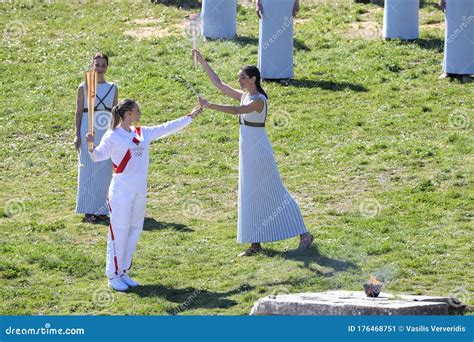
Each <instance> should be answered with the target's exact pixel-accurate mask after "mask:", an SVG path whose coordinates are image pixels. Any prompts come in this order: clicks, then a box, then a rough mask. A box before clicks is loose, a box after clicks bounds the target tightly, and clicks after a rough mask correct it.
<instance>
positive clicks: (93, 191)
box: [74, 52, 118, 223]
mask: <svg viewBox="0 0 474 342" xmlns="http://www.w3.org/2000/svg"><path fill="white" fill-rule="evenodd" d="M108 65H109V58H108V56H107V55H106V54H104V53H101V52H98V53H96V54H95V55H94V57H93V58H92V68H93V70H95V71H96V72H97V90H96V92H97V94H96V99H95V106H94V107H95V114H94V131H95V139H96V143H97V144H98V143H99V141H100V139H102V136H103V135H104V133H105V132H106V131H107V129H108V126H109V124H110V119H111V110H112V107H113V106H115V105H116V104H117V102H118V101H117V99H118V89H117V85H116V84H114V83H111V82H107V81H106V80H105V73H106V71H107V68H108ZM88 122H89V113H88V108H87V96H86V86H85V84H84V82H82V83H81V84H80V85H79V88H78V90H77V104H76V137H75V139H74V145H75V147H76V149H77V150H78V151H79V165H78V186H77V203H76V213H80V214H84V221H85V222H90V223H94V222H98V221H104V220H107V215H108V214H109V209H108V208H107V204H106V197H107V191H108V189H109V185H110V181H111V179H112V162H111V161H110V160H104V161H102V162H99V163H94V162H92V160H91V158H90V157H89V153H88V150H87V143H85V142H84V141H82V140H81V137H83V136H84V135H85V133H87V131H88Z"/></svg>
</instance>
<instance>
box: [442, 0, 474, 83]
mask: <svg viewBox="0 0 474 342" xmlns="http://www.w3.org/2000/svg"><path fill="white" fill-rule="evenodd" d="M439 6H440V9H442V10H445V12H446V34H445V42H444V62H443V71H444V73H443V74H442V75H441V77H440V78H446V77H451V78H453V77H456V78H459V79H460V80H461V81H463V82H471V81H472V78H471V76H470V75H474V1H473V0H440V1H439Z"/></svg>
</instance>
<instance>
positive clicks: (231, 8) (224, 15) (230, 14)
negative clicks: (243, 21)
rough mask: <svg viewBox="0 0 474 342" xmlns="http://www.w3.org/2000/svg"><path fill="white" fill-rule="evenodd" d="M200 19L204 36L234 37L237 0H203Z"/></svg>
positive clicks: (216, 37)
mask: <svg viewBox="0 0 474 342" xmlns="http://www.w3.org/2000/svg"><path fill="white" fill-rule="evenodd" d="M201 21H202V34H203V36H204V37H206V38H210V39H218V38H221V39H226V38H234V37H235V36H236V34H237V0H203V2H202V12H201Z"/></svg>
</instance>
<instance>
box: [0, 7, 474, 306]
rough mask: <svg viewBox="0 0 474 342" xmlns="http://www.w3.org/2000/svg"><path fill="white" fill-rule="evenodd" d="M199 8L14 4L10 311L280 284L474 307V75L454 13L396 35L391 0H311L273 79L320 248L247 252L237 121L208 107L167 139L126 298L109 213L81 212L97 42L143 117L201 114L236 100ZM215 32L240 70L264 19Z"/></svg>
mask: <svg viewBox="0 0 474 342" xmlns="http://www.w3.org/2000/svg"><path fill="white" fill-rule="evenodd" d="M197 11H198V9H195V8H188V9H182V8H179V7H178V6H176V5H174V4H170V5H168V6H165V5H162V4H151V3H149V2H147V1H141V2H139V1H136V2H114V3H113V4H110V3H105V2H101V3H91V2H87V3H84V4H80V3H79V2H78V1H74V2H70V3H68V4H65V3H57V2H55V3H47V2H43V3H41V2H31V1H29V2H27V1H23V2H21V1H19V2H16V1H15V2H14V3H2V4H0V24H1V25H0V27H1V29H2V32H3V41H2V45H1V49H0V55H1V66H0V68H1V69H0V72H1V75H2V76H1V83H0V94H1V97H2V99H3V105H2V106H1V109H0V144H1V148H0V157H1V160H2V162H1V164H0V171H1V173H0V181H1V194H0V207H1V209H0V227H1V228H0V229H1V237H0V239H1V241H0V242H1V243H0V250H1V254H0V298H1V301H0V314H8V315H12V314H15V315H16V314H48V315H51V314H130V315H135V314H147V315H148V314H159V315H161V314H193V315H211V314H212V315H215V314H219V315H221V314H222V315H235V314H239V315H240V314H244V315H246V314H248V313H249V311H250V309H251V307H252V305H253V303H254V302H255V301H256V300H257V299H258V298H260V297H263V296H267V295H269V294H275V293H286V292H303V291H306V292H308V291H325V290H334V289H345V290H361V289H362V284H363V283H364V282H365V281H366V280H367V279H368V278H369V276H370V275H371V274H376V275H377V276H378V277H379V278H380V279H381V280H383V281H384V282H385V287H384V290H385V291H388V292H392V293H413V294H425V295H452V296H456V297H459V298H460V299H461V300H463V301H464V302H466V303H467V304H469V305H473V304H474V296H473V295H472V293H473V291H474V274H473V270H474V265H473V252H472V251H473V242H474V237H473V225H472V218H473V191H472V182H473V174H472V167H473V163H472V162H473V158H472V156H473V154H472V147H473V146H474V145H473V136H474V135H473V132H472V113H473V109H474V102H473V95H474V87H473V86H472V84H461V83H459V82H457V81H453V82H450V81H446V80H443V81H441V80H438V75H439V74H440V73H441V65H440V63H441V61H442V59H443V52H442V51H443V41H444V37H443V35H444V29H443V23H444V17H443V14H442V13H441V12H439V11H438V10H436V8H435V7H434V4H433V3H429V4H428V5H427V6H425V7H424V8H423V9H422V10H421V20H420V24H421V39H419V40H418V41H415V42H400V41H388V42H385V41H383V40H382V39H380V37H379V35H380V26H381V23H382V8H381V7H380V6H376V5H359V4H358V5H349V4H348V3H347V2H345V3H343V2H339V3H337V2H336V4H331V5H329V4H328V3H327V2H326V3H324V2H323V1H315V0H314V1H303V5H302V11H301V12H300V15H299V17H298V20H297V21H296V27H295V37H296V41H295V75H296V79H295V80H293V81H291V82H289V83H286V84H279V83H264V88H265V89H266V91H267V92H268V94H269V96H270V100H269V101H270V102H269V105H270V107H269V115H270V116H269V122H270V125H269V127H268V129H267V131H268V134H269V137H270V140H271V141H272V143H273V147H274V151H275V156H276V159H277V163H278V165H279V169H280V172H281V175H282V178H283V180H284V182H285V184H286V186H287V187H288V189H289V191H290V192H291V193H292V194H293V195H294V197H295V199H296V200H297V202H298V203H299V205H300V207H301V210H302V213H303V216H304V218H305V222H306V224H307V227H308V228H309V230H310V231H311V232H312V233H313V234H314V235H315V242H316V244H315V246H314V248H313V249H312V250H310V251H307V252H297V251H295V250H294V249H295V248H296V247H297V244H298V239H296V238H295V239H292V240H287V241H281V242H278V243H272V244H266V245H264V247H266V250H265V253H263V254H261V255H258V256H256V257H252V258H244V259H242V258H236V255H237V254H238V253H239V252H241V251H242V250H243V249H244V248H246V247H247V246H244V245H239V244H237V243H236V226H237V205H236V201H237V182H238V131H239V126H238V123H237V121H236V119H235V118H232V117H230V116H225V115H223V114H220V113H216V112H205V113H204V114H203V115H202V116H201V117H200V118H199V119H198V120H197V121H196V122H195V123H194V124H193V125H191V126H190V127H189V128H187V129H186V130H185V132H183V134H179V135H176V136H173V137H170V138H167V139H165V140H161V141H159V142H157V143H155V144H154V145H152V153H151V161H150V172H149V193H148V206H147V219H146V222H145V228H144V232H143V234H142V237H141V240H140V243H139V245H138V248H137V252H136V254H135V257H134V270H133V273H132V276H134V277H136V279H137V280H138V281H140V282H141V283H142V284H144V285H143V286H141V287H139V288H138V289H136V290H133V291H131V292H128V293H125V294H124V293H112V292H110V291H109V290H108V288H107V282H106V278H105V276H104V267H105V247H106V234H107V226H105V225H92V224H86V223H82V221H81V217H80V216H79V215H76V214H75V213H74V208H75V199H76V187H77V154H76V152H75V150H74V149H73V145H72V141H73V138H74V109H75V95H76V89H77V86H78V84H79V83H80V82H81V81H82V78H83V71H84V70H85V69H86V68H87V67H88V63H89V59H90V57H91V55H92V54H93V53H94V52H95V51H96V50H103V51H104V52H106V53H108V54H109V56H110V67H109V70H108V73H107V80H109V81H115V82H117V83H118V84H119V89H120V97H121V98H124V97H131V98H136V99H137V100H138V101H139V102H140V103H141V105H142V112H143V124H144V125H146V124H158V123H161V122H164V121H166V120H169V119H173V118H177V117H179V116H181V115H183V114H185V113H187V112H188V111H189V110H190V109H191V108H192V107H193V106H194V105H195V95H196V93H202V94H204V95H206V96H207V97H208V98H209V99H210V100H212V101H217V102H224V103H231V100H228V99H226V98H224V97H223V96H222V95H221V94H219V93H218V92H217V91H216V89H214V88H212V86H211V84H210V82H209V81H208V80H207V78H206V76H205V75H204V74H203V72H202V70H198V71H196V70H194V69H193V65H192V61H191V58H190V49H191V43H190V40H189V39H188V37H186V35H185V34H184V33H183V32H184V29H183V22H184V21H185V17H186V16H187V15H189V14H192V13H196V12H197ZM238 25H239V27H238V34H239V37H238V38H237V39H235V40H232V41H211V42H204V41H201V43H200V49H201V51H202V53H203V55H204V56H205V57H206V58H207V59H208V60H209V61H210V63H211V66H213V67H214V68H215V70H216V71H217V72H218V73H219V75H220V76H221V77H222V79H223V80H225V81H227V82H229V83H230V84H233V85H234V86H237V81H236V79H237V72H238V69H239V67H240V66H243V65H245V64H255V63H256V61H257V44H258V20H257V18H256V16H255V13H254V11H253V9H252V7H246V6H239V10H238Z"/></svg>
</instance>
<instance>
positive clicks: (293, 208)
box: [193, 50, 314, 256]
mask: <svg viewBox="0 0 474 342" xmlns="http://www.w3.org/2000/svg"><path fill="white" fill-rule="evenodd" d="M193 54H194V56H195V58H197V60H198V61H199V63H201V65H202V66H203V68H204V70H205V71H206V73H207V75H208V76H209V78H210V79H211V81H212V83H213V84H214V86H216V87H217V88H218V89H219V90H221V91H222V92H223V93H224V94H225V95H227V96H229V97H231V98H232V99H234V100H238V101H240V106H227V105H219V104H214V103H210V102H208V101H207V100H205V99H203V98H200V99H199V102H200V106H201V108H204V107H207V108H209V109H213V110H217V111H221V112H223V113H228V114H234V115H236V116H237V117H238V119H239V124H240V138H239V195H238V205H237V206H238V223H237V226H238V228H237V242H239V243H250V244H251V245H250V248H248V249H247V250H246V251H244V252H243V253H241V254H239V256H251V255H253V254H255V253H258V252H260V251H261V250H262V246H261V243H262V242H271V241H279V240H285V239H289V238H291V237H294V236H299V237H300V245H299V246H300V248H302V249H306V248H309V247H310V246H311V244H312V243H313V240H314V238H313V235H312V234H311V233H310V232H308V230H307V229H306V226H305V224H304V222H303V217H302V216H301V212H300V209H299V207H298V204H297V203H296V201H295V200H294V199H293V197H292V196H291V195H290V193H289V192H288V190H287V189H286V187H285V185H284V184H283V182H282V180H281V177H280V173H279V172H278V168H277V165H276V162H275V158H274V155H273V148H272V145H271V143H270V140H269V139H268V136H267V132H266V130H265V121H266V118H267V94H266V93H265V91H264V90H263V88H262V86H261V84H260V80H261V76H260V72H259V70H258V68H257V67H256V66H253V65H249V66H246V67H244V68H242V69H241V70H240V72H239V84H240V87H241V89H243V90H245V91H246V92H244V91H242V90H240V89H234V88H232V87H230V86H228V85H227V84H225V83H223V82H222V81H221V80H220V78H219V76H217V74H216V73H215V72H214V71H213V70H212V69H211V67H210V66H209V64H208V63H207V62H206V60H205V59H204V58H203V57H202V56H201V54H200V53H199V51H197V50H193Z"/></svg>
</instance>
